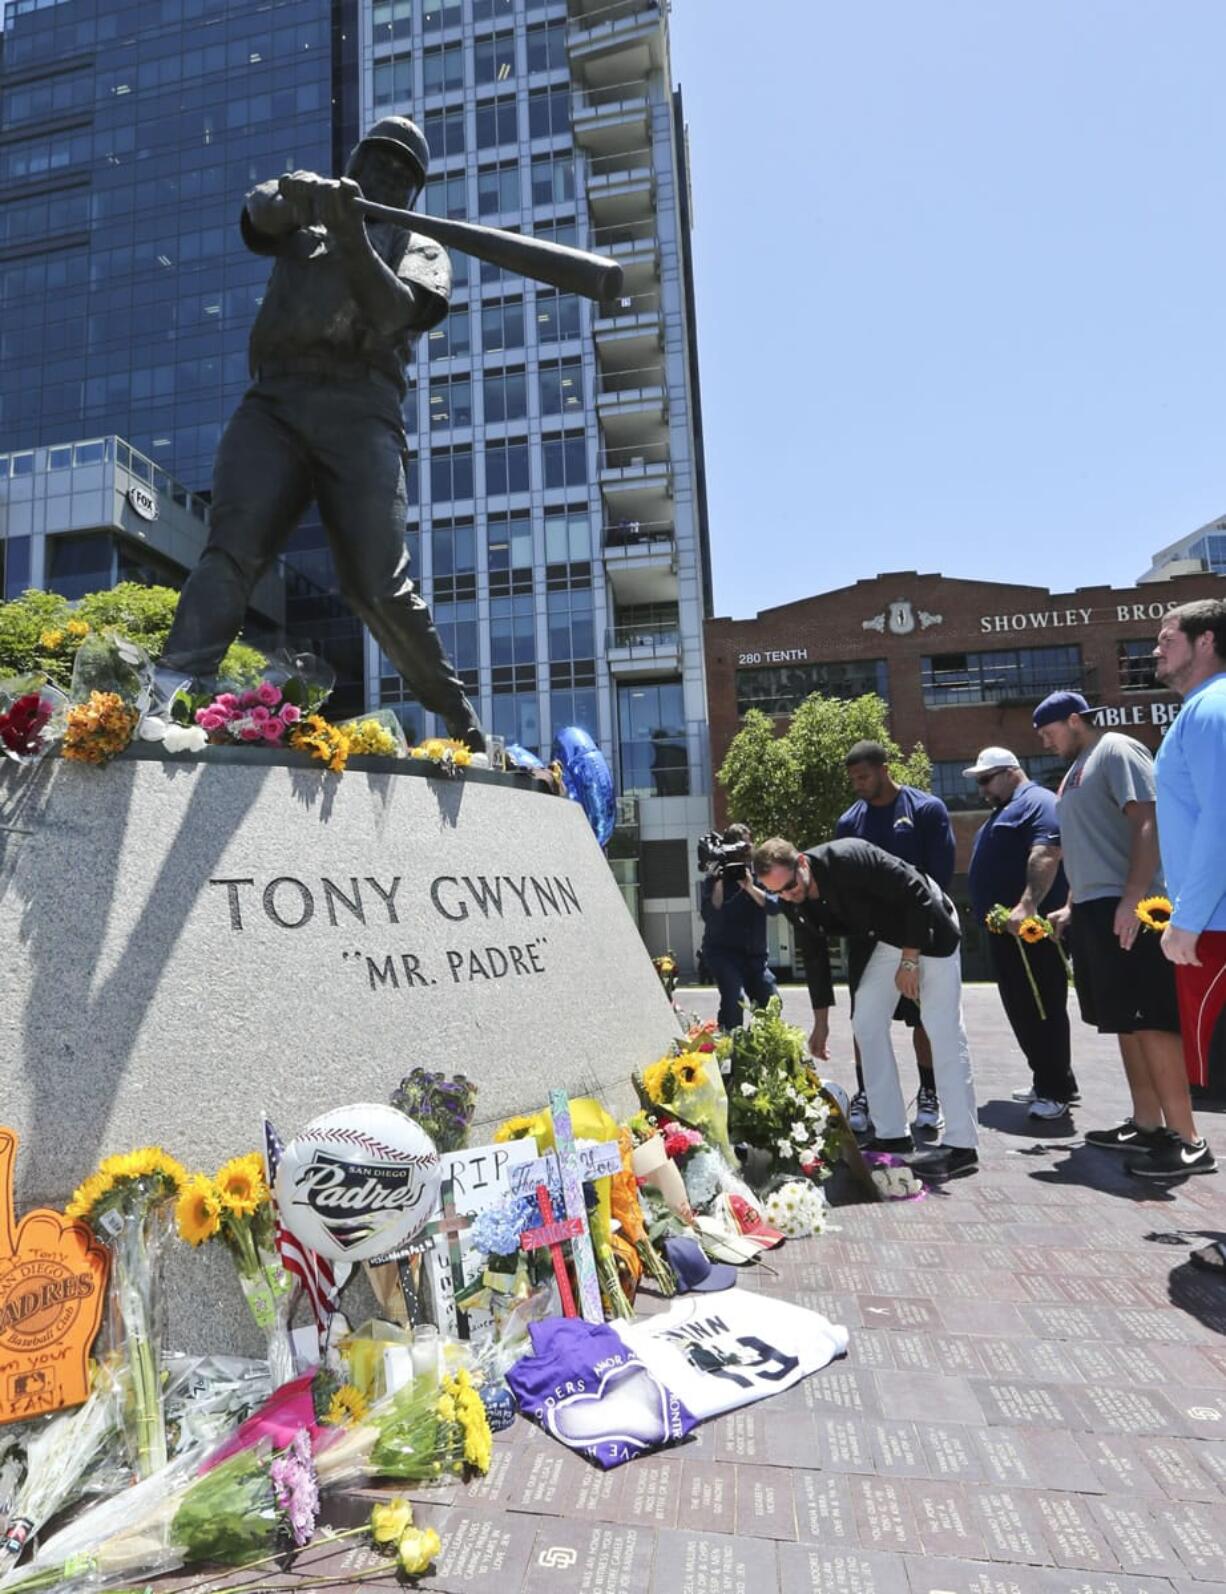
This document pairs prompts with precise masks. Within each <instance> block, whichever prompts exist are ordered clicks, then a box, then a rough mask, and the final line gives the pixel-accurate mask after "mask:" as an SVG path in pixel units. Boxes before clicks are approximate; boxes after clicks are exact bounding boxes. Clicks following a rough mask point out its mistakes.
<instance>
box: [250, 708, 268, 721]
mask: <svg viewBox="0 0 1226 1594" xmlns="http://www.w3.org/2000/svg"><path fill="white" fill-rule="evenodd" d="M251 718H252V719H253V720H254V721H255V723H256V724H257V725H263V723H264V721H265V720H266V719H267V718H268V710H267V709H266V708H265V707H264V706H263V704H262V703H257V704H256V706H255V708H253V709H252V710H251Z"/></svg>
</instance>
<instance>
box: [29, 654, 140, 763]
mask: <svg viewBox="0 0 1226 1594" xmlns="http://www.w3.org/2000/svg"><path fill="white" fill-rule="evenodd" d="M49 634H50V633H47V632H44V637H46V636H47V635H49ZM58 634H59V633H58V632H57V633H56V635H58ZM138 718H139V715H138V714H137V712H136V710H135V709H132V708H129V707H128V706H127V704H126V703H125V702H124V701H123V699H122V698H121V697H120V696H119V694H118V693H117V692H91V693H90V694H89V702H88V703H74V704H73V706H72V707H71V708H70V709H69V710H68V724H67V728H66V729H65V731H64V745H63V747H62V748H61V749H60V753H61V757H63V758H68V759H72V760H74V761H75V762H77V763H80V764H105V763H106V762H107V760H108V759H111V758H114V757H115V755H116V753H122V752H123V750H124V748H125V747H126V746H127V745H128V743H129V742H130V741H131V740H132V736H133V733H134V732H135V730H136V722H137V720H138Z"/></svg>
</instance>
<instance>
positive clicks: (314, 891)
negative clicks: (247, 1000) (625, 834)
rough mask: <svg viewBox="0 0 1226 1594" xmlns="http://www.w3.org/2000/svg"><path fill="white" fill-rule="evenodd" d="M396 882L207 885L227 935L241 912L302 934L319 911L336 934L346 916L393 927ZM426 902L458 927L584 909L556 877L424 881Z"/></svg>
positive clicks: (281, 879)
mask: <svg viewBox="0 0 1226 1594" xmlns="http://www.w3.org/2000/svg"><path fill="white" fill-rule="evenodd" d="M401 878H402V877H401V876H400V875H393V876H392V878H391V879H390V880H389V881H388V882H387V884H386V885H384V884H383V883H382V882H381V881H379V880H376V878H375V877H374V875H363V876H361V877H360V878H359V877H358V876H357V875H350V876H349V877H348V879H347V880H344V881H342V882H341V883H339V884H338V883H337V882H336V881H335V880H329V879H327V878H320V879H318V880H313V881H311V882H310V884H308V883H307V882H306V881H305V880H298V879H296V878H295V877H294V876H293V875H278V876H277V877H276V879H275V880H270V881H269V882H268V884H267V885H266V886H265V887H264V888H263V890H262V891H261V890H260V889H259V887H258V886H257V884H256V882H255V879H254V877H252V876H246V877H243V878H239V877H231V878H229V879H215V880H210V881H209V884H210V885H211V886H222V887H224V889H225V891H226V900H227V903H228V905H229V909H230V928H231V929H232V930H243V929H245V928H247V925H246V923H245V922H244V918H243V915H244V913H246V914H247V915H248V916H250V915H251V914H252V913H253V912H256V911H258V910H260V909H262V910H263V912H264V915H265V917H266V918H268V919H269V920H270V921H271V922H272V923H273V924H275V925H276V926H277V927H278V929H281V930H301V929H303V928H304V927H305V926H306V925H308V924H310V922H311V920H312V919H314V918H315V916H316V912H317V911H318V912H319V913H320V914H321V915H323V914H326V915H327V920H328V923H329V924H330V925H331V926H332V928H333V929H337V928H340V927H342V926H344V927H348V925H349V922H350V920H352V919H356V920H357V922H358V923H359V924H366V923H367V917H366V916H367V914H368V913H369V914H371V915H372V916H373V917H374V921H375V923H378V924H381V923H382V922H383V917H382V916H383V915H384V914H386V915H387V922H388V923H389V924H399V923H400V913H399V910H398V908H397V902H396V898H397V894H398V893H399V891H400V885H401ZM430 901H431V904H432V905H433V907H434V910H435V912H436V913H439V914H441V915H442V917H443V918H444V919H451V920H453V921H456V922H458V921H459V920H462V919H467V918H468V917H469V916H470V914H476V913H480V915H481V916H482V918H485V919H488V918H490V917H491V916H492V917H494V918H498V919H502V918H506V917H507V915H508V914H509V915H511V916H512V917H515V916H516V915H522V916H523V917H524V918H525V919H531V918H544V919H547V918H549V917H550V915H551V914H552V915H554V916H556V917H557V918H569V917H570V915H571V914H574V913H582V912H583V909H582V908H581V907H580V905H579V896H578V893H577V892H576V891H575V888H574V886H573V885H572V884H571V882H570V878H569V876H567V877H561V876H559V875H549V876H544V875H539V876H538V875H531V874H529V875H519V876H518V877H516V876H513V875H509V874H503V875H483V874H482V875H477V876H476V877H475V878H474V877H473V876H472V875H459V876H457V875H449V874H442V875H438V876H437V877H436V878H435V879H434V880H432V881H431V882H430ZM403 905H404V904H403V901H402V902H401V904H400V906H401V907H403Z"/></svg>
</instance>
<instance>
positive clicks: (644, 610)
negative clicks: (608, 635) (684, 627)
mask: <svg viewBox="0 0 1226 1594" xmlns="http://www.w3.org/2000/svg"><path fill="white" fill-rule="evenodd" d="M680 641H681V612H680V610H679V608H678V606H677V605H676V604H675V603H628V604H626V605H625V606H624V607H623V608H620V609H619V610H618V611H617V614H616V616H615V618H614V623H613V645H614V647H619V648H654V647H661V646H663V647H670V648H671V647H676V646H677V644H678V643H679V642H680Z"/></svg>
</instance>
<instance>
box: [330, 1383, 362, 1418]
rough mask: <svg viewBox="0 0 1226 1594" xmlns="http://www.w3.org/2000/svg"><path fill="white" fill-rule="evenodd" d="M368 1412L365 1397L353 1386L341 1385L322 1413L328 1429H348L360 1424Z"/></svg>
mask: <svg viewBox="0 0 1226 1594" xmlns="http://www.w3.org/2000/svg"><path fill="white" fill-rule="evenodd" d="M369 1410H370V1404H369V1402H368V1401H367V1399H366V1396H365V1395H364V1394H363V1393H362V1391H361V1390H360V1389H358V1388H357V1387H356V1386H355V1385H353V1384H342V1385H341V1386H340V1388H339V1389H338V1390H337V1391H336V1393H335V1394H334V1395H333V1396H332V1399H331V1400H330V1401H329V1402H328V1409H327V1411H326V1412H325V1413H324V1419H323V1420H324V1423H325V1424H326V1425H327V1426H328V1427H329V1428H349V1427H352V1426H353V1425H354V1424H355V1423H359V1422H361V1420H362V1418H363V1417H365V1415H366V1413H367V1412H368V1411H369Z"/></svg>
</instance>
